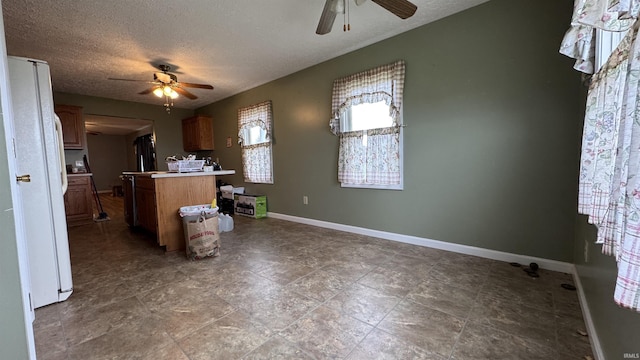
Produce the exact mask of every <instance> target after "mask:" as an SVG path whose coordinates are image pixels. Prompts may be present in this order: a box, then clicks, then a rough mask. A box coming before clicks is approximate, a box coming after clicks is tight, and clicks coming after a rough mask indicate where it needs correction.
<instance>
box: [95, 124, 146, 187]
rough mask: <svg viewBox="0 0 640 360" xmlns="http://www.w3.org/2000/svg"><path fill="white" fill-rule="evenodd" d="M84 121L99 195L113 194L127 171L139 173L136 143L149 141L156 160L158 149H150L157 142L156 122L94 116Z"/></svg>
mask: <svg viewBox="0 0 640 360" xmlns="http://www.w3.org/2000/svg"><path fill="white" fill-rule="evenodd" d="M84 118H85V130H86V133H87V151H88V155H89V156H88V157H89V159H90V163H91V171H92V172H93V178H94V180H95V182H96V188H97V189H98V191H99V192H105V193H106V192H112V188H113V186H114V185H120V184H121V181H120V175H121V174H122V172H123V171H138V156H137V150H136V139H138V138H140V137H143V138H145V139H147V142H146V143H145V149H147V150H146V151H147V152H151V151H152V153H150V154H148V156H149V157H151V156H152V157H153V158H154V159H155V149H154V148H150V147H148V145H147V144H148V142H154V141H153V139H154V138H155V135H154V130H153V121H152V120H145V119H135V118H124V117H114V116H104V115H91V114H88V115H85V117H84ZM138 142H139V141H138ZM148 149H151V150H148ZM146 164H147V165H146V166H147V167H148V160H147V163H146ZM145 170H146V169H145Z"/></svg>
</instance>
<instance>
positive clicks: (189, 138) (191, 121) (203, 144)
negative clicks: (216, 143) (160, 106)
mask: <svg viewBox="0 0 640 360" xmlns="http://www.w3.org/2000/svg"><path fill="white" fill-rule="evenodd" d="M182 145H183V147H184V151H199V150H213V119H212V118H210V117H209V116H204V115H197V116H194V117H190V118H188V119H183V120H182Z"/></svg>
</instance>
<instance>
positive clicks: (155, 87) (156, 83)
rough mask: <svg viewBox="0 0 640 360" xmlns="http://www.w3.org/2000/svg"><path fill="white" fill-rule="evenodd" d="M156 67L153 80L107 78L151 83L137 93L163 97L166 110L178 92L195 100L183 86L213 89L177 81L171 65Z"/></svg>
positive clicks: (171, 104)
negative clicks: (171, 71) (156, 70)
mask: <svg viewBox="0 0 640 360" xmlns="http://www.w3.org/2000/svg"><path fill="white" fill-rule="evenodd" d="M158 69H160V71H158V72H155V73H153V81H147V80H134V79H118V78H109V80H120V81H136V82H146V83H149V84H152V86H151V87H150V88H148V89H146V90H143V91H141V92H139V93H138V94H140V95H146V94H150V93H153V94H154V95H156V96H157V97H160V98H161V97H164V98H165V104H164V106H165V108H166V109H167V112H169V111H170V107H171V106H173V99H175V98H177V97H178V94H180V95H183V96H184V97H186V98H188V99H191V100H195V99H197V98H198V97H197V96H195V95H194V94H192V93H191V92H189V91H187V90H185V89H184V88H195V89H208V90H213V86H211V85H207V84H193V83H187V82H179V81H178V77H177V76H176V75H175V74H172V73H170V72H169V70H171V67H170V66H169V65H158Z"/></svg>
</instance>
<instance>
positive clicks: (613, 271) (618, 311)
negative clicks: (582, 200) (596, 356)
mask: <svg viewBox="0 0 640 360" xmlns="http://www.w3.org/2000/svg"><path fill="white" fill-rule="evenodd" d="M595 241H596V228H595V226H593V225H590V224H589V223H588V222H587V217H586V216H582V215H581V216H578V217H577V220H576V237H575V247H574V251H575V253H574V259H575V264H576V269H577V271H578V275H579V276H580V282H581V283H582V288H583V290H584V294H585V298H586V300H587V304H588V306H589V311H590V313H591V318H592V319H593V323H594V325H595V327H596V332H597V335H598V338H599V340H600V345H601V347H602V352H603V353H604V356H605V358H606V359H623V358H624V354H625V353H630V354H638V353H640V313H637V312H633V311H629V310H626V309H623V308H621V307H619V306H618V305H616V303H615V302H614V301H613V293H614V289H615V284H616V277H617V271H618V267H617V265H616V259H615V258H614V257H612V256H606V255H603V254H602V246H601V245H597V244H595ZM585 247H586V248H587V251H586V254H587V257H586V258H585Z"/></svg>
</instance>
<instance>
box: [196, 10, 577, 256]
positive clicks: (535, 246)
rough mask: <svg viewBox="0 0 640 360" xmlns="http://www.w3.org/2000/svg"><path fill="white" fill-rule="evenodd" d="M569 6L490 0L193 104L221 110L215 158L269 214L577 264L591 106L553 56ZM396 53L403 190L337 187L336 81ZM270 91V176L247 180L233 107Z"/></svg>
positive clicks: (573, 75)
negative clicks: (400, 69) (583, 137)
mask: <svg viewBox="0 0 640 360" xmlns="http://www.w3.org/2000/svg"><path fill="white" fill-rule="evenodd" d="M571 11H572V2H571V1H569V0H564V1H553V0H543V1H540V0H539V1H533V0H517V1H514V0H493V1H490V2H488V3H485V4H483V5H480V6H477V7H475V8H472V9H470V10H467V11H465V12H462V13H459V14H456V15H453V16H450V17H448V18H445V19H443V20H440V21H438V22H435V23H432V24H428V25H426V26H423V27H420V28H418V29H415V30H412V31H409V32H407V33H404V34H401V35H399V36H396V37H394V38H391V39H388V40H385V41H382V42H379V43H376V44H374V45H371V46H368V47H366V48H364V49H361V50H358V51H355V52H352V53H349V54H346V55H344V56H341V57H338V58H335V59H332V60H330V61H327V62H324V63H322V64H319V65H317V66H314V67H311V68H308V69H305V70H303V71H300V72H298V73H295V74H292V75H290V76H287V77H284V78H281V79H278V80H276V81H273V82H270V83H267V84H265V85H263V86H259V87H257V88H254V89H251V90H249V91H246V92H243V93H241V94H238V95H236V96H233V97H230V98H227V99H224V100H221V101H219V102H216V103H214V104H211V105H208V106H205V107H203V108H200V109H197V110H196V112H197V113H203V114H209V115H211V116H213V118H214V134H215V135H214V137H215V143H216V150H215V151H214V157H219V158H220V162H221V164H222V166H223V167H224V168H228V169H236V170H237V173H238V174H237V175H235V176H233V177H225V178H224V180H225V181H228V182H231V183H233V184H234V185H236V186H246V188H247V190H248V191H251V192H254V193H262V194H266V195H267V196H268V208H269V211H271V212H277V213H283V214H289V215H295V216H300V217H306V218H312V219H318V220H324V221H330V222H335V223H342V224H348V225H354V226H360V227H364V228H370V229H377V230H384V231H389V232H394V233H400V234H406V235H414V236H419V237H424V238H430V239H436V240H442V241H447V242H452V243H458V244H465V245H471V246H477V247H482V248H487V249H495V250H500V251H506V252H511V253H517V254H525V255H531V256H538V257H542V258H548V259H556V260H560V261H569V262H571V261H572V252H573V244H572V239H573V227H574V217H575V210H576V205H575V198H576V191H577V190H576V189H577V185H576V169H577V163H578V155H579V146H580V143H579V139H577V138H576V136H575V134H576V132H577V131H578V130H577V129H578V127H579V126H580V125H579V123H580V121H581V119H580V116H579V113H580V103H581V102H583V101H584V99H583V97H581V94H580V91H579V88H580V86H581V85H580V75H579V74H578V73H577V72H576V71H574V70H573V69H572V61H571V60H570V59H568V58H566V57H564V56H562V55H560V54H558V46H559V44H560V41H561V39H562V37H563V35H564V33H565V31H566V30H567V27H568V22H569V19H570V17H571ZM344 36H349V35H348V34H345V35H344ZM396 59H404V60H405V61H406V65H407V73H406V84H405V97H404V122H405V124H406V125H407V127H406V128H405V142H404V150H405V163H404V175H405V188H404V190H403V191H385V190H364V189H343V188H341V187H340V186H339V184H338V182H337V157H338V139H337V138H336V137H335V136H333V135H332V134H331V133H330V132H329V127H328V121H329V117H330V107H331V87H332V81H333V80H334V79H335V78H338V77H341V76H345V75H348V74H351V73H355V72H359V71H362V70H365V69H368V68H371V67H375V66H378V65H382V64H386V63H389V62H392V61H394V60H396ZM267 99H270V100H272V101H273V113H274V129H273V135H274V145H273V154H274V176H275V184H274V185H255V184H244V183H243V181H242V176H241V173H242V168H241V158H240V156H241V155H240V149H239V147H238V145H237V109H238V108H240V107H243V106H248V105H251V104H255V103H257V102H260V101H263V100H267ZM228 136H230V137H232V138H233V147H231V148H226V147H225V139H226V138H227V137H228ZM303 195H307V196H309V205H306V206H305V205H303V204H302V197H303Z"/></svg>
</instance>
